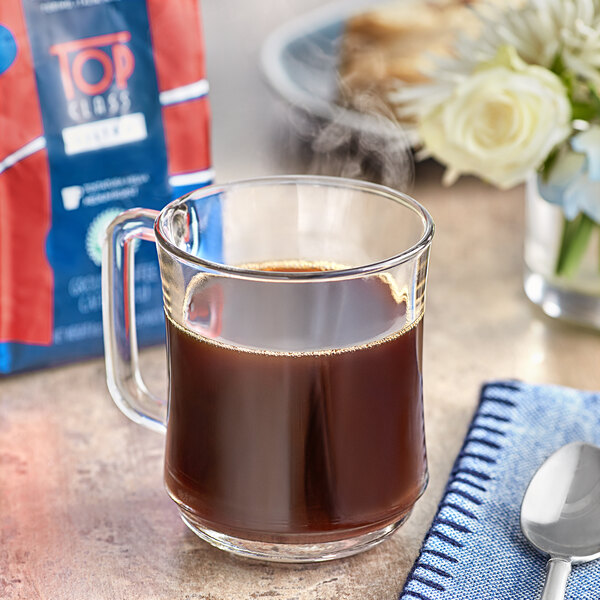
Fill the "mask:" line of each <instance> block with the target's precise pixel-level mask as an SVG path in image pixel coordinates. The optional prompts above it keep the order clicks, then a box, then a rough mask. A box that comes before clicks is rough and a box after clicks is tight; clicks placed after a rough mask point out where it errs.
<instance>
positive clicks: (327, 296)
mask: <svg viewBox="0 0 600 600" xmlns="http://www.w3.org/2000/svg"><path fill="white" fill-rule="evenodd" d="M433 231H434V225H433V221H432V219H431V217H430V215H429V214H428V212H427V211H426V210H425V209H424V208H423V207H422V206H420V205H419V204H418V203H417V202H415V201H414V200H413V199H411V198H409V197H408V196H406V195H404V194H401V193H399V192H396V191H394V190H392V189H389V188H385V187H383V186H379V185H375V184H371V183H366V182H360V181H353V180H348V179H339V178H332V177H311V176H287V177H286V176H282V177H269V178H263V179H254V180H248V181H240V182H236V183H231V184H227V185H214V186H211V187H207V188H203V189H200V190H198V191H195V192H193V193H191V194H188V195H186V196H184V197H183V198H181V199H179V200H176V201H174V202H172V203H171V204H169V205H168V206H166V207H165V208H164V209H163V210H162V211H161V212H160V213H158V212H156V211H152V210H145V209H133V210H129V211H127V212H125V213H123V214H122V215H120V216H118V217H117V218H116V219H115V220H114V221H113V222H112V223H111V225H110V226H109V228H108V230H107V238H106V242H105V247H104V257H103V265H102V269H103V276H102V277H103V282H102V283H103V305H104V306H103V309H104V335H105V348H106V369H107V379H108V386H109V390H110V393H111V395H112V397H113V398H114V400H115V402H116V404H117V405H118V406H119V408H120V409H121V410H122V411H123V412H124V413H125V414H126V415H127V416H128V417H130V418H131V419H133V420H134V421H136V422H138V423H140V424H142V425H145V426H147V427H149V428H150V429H153V430H156V431H161V432H166V448H165V468H164V477H165V484H166V489H167V491H168V493H169V495H170V496H171V498H172V499H173V500H174V501H175V502H176V503H177V505H178V507H179V510H180V512H181V517H182V518H183V520H184V521H185V523H186V524H187V525H188V526H189V527H190V529H192V530H193V531H194V532H195V533H196V534H198V535H199V536H200V537H201V538H202V539H204V540H206V541H208V542H210V543H211V544H213V545H215V546H217V547H219V548H222V549H225V550H228V551H230V552H233V553H236V554H239V555H243V556H247V557H254V558H260V559H266V560H274V561H282V562H309V561H320V560H328V559H333V558H339V557H342V556H348V555H351V554H355V553H357V552H360V551H362V550H365V549H367V548H369V547H371V546H373V545H375V544H376V543H378V542H380V541H382V540H383V539H384V538H385V537H386V536H388V535H389V534H391V533H392V532H394V531H395V530H396V529H397V528H398V527H399V526H400V525H401V524H402V522H403V521H404V520H405V519H406V518H407V516H408V515H409V514H410V511H411V509H412V507H413V505H414V503H415V502H416V501H417V499H418V498H419V497H420V496H421V494H422V493H423V491H424V489H425V486H426V484H427V459H426V452H425V434H424V425H423V400H422V369H421V364H422V339H423V313H424V308H425V286H426V279H427V265H428V256H429V248H430V245H431V240H432V237H433ZM138 238H141V239H144V240H151V241H156V245H157V249H158V257H159V262H160V272H161V280H162V286H163V297H164V309H165V315H166V330H167V358H168V372H169V398H168V402H165V401H164V400H163V399H159V398H155V397H154V396H153V395H151V394H150V392H149V391H148V389H147V388H146V386H145V385H144V383H143V381H142V377H141V374H140V370H139V365H138V350H137V342H136V333H135V311H134V291H135V287H134V283H133V282H134V265H133V261H134V252H135V245H136V243H135V242H136V240H137V239H138Z"/></svg>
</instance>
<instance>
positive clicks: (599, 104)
mask: <svg viewBox="0 0 600 600" xmlns="http://www.w3.org/2000/svg"><path fill="white" fill-rule="evenodd" d="M588 88H589V90H590V96H591V99H592V102H591V103H592V105H593V107H594V109H595V110H596V116H599V117H600V95H598V90H597V89H596V86H595V85H594V84H593V83H592V82H591V81H590V82H589V84H588Z"/></svg>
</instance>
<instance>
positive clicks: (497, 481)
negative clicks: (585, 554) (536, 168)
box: [400, 381, 600, 600]
mask: <svg viewBox="0 0 600 600" xmlns="http://www.w3.org/2000/svg"><path fill="white" fill-rule="evenodd" d="M578 440H579V441H585V442H591V443H594V444H596V445H599V446H600V393H592V392H582V391H578V390H574V389H569V388H564V387H557V386H540V385H528V384H525V383H520V382H513V381H510V382H509V381H499V382H493V383H489V384H487V385H485V386H484V387H483V389H482V391H481V398H480V403H479V407H478V408H477V411H476V413H475V416H474V418H473V421H472V423H471V426H470V428H469V432H468V434H467V437H466V439H465V442H464V444H463V447H462V449H461V451H460V453H459V455H458V457H457V459H456V462H455V464H454V468H453V469H452V473H451V475H450V478H449V481H448V484H447V487H446V490H445V492H444V495H443V498H442V501H441V503H440V505H439V507H438V511H437V514H436V516H435V518H434V520H433V523H432V525H431V529H430V530H429V532H428V534H427V536H426V537H425V540H424V542H423V546H422V548H421V552H420V554H419V558H418V559H417V561H416V562H415V564H414V565H413V569H412V571H411V572H410V574H409V576H408V578H407V581H406V584H405V586H404V590H403V592H402V593H401V595H400V599H401V600H413V599H414V598H417V599H418V600H454V599H456V600H459V599H460V600H506V599H510V600H521V599H523V600H532V599H533V600H535V599H536V598H539V595H540V593H541V590H542V586H543V581H544V577H545V565H546V560H547V557H545V556H544V555H542V554H540V553H538V552H537V550H535V549H534V548H533V547H532V546H531V545H530V544H529V543H528V542H527V540H526V539H525V537H524V535H523V533H522V532H521V527H520V509H521V502H522V500H523V495H524V494H525V490H526V488H527V485H528V483H529V481H530V479H531V477H532V476H533V474H534V473H535V471H536V470H537V469H538V467H539V466H540V465H541V464H542V463H543V462H544V460H545V459H546V458H547V457H548V456H550V454H552V453H553V452H554V451H555V450H558V449H559V448H560V447H561V446H563V445H564V444H567V443H569V442H574V441H578ZM566 598H567V599H572V600H597V599H598V598H600V561H595V562H591V563H587V564H584V565H579V566H574V567H573V571H572V573H571V576H570V578H569V583H568V587H567V594H566Z"/></svg>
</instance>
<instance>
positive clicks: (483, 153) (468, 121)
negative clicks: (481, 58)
mask: <svg viewBox="0 0 600 600" xmlns="http://www.w3.org/2000/svg"><path fill="white" fill-rule="evenodd" d="M570 120H571V105H570V103H569V100H568V98H567V93H566V90H565V87H564V86H563V84H562V82H561V81H560V79H559V78H558V77H557V76H556V75H554V73H552V72H551V71H548V70H547V69H544V68H543V67H538V66H531V65H527V64H526V63H524V62H523V61H522V60H521V59H520V58H519V57H518V55H517V53H516V51H515V50H514V48H512V47H510V46H504V47H502V48H500V50H499V51H498V55H497V56H496V58H495V59H494V60H493V61H491V62H489V63H487V64H484V65H482V66H481V67H480V68H479V69H478V70H476V71H475V72H474V73H473V74H472V75H471V76H469V77H468V78H466V79H464V80H463V81H461V82H459V83H458V84H457V85H456V87H455V88H454V89H453V92H452V93H451V95H450V96H449V97H447V98H446V99H445V100H444V101H443V102H442V103H441V104H437V105H435V106H434V107H433V108H432V109H429V110H427V112H425V114H424V115H422V117H421V120H420V123H419V131H420V135H421V139H422V141H423V143H424V146H425V149H426V150H427V151H428V153H429V154H430V155H431V156H433V157H434V158H436V159H437V160H439V161H440V162H442V163H444V164H445V165H446V166H447V167H448V170H447V172H446V175H445V178H444V180H445V182H446V183H451V182H452V181H454V180H456V178H457V177H458V176H460V175H461V174H471V175H476V176H478V177H481V178H482V179H484V180H486V181H489V182H490V183H492V184H494V185H496V186H498V187H500V188H502V189H506V188H509V187H512V186H513V185H516V184H518V183H521V182H523V181H525V179H526V177H527V175H528V173H530V172H531V171H532V170H534V169H537V168H538V167H539V166H540V165H541V164H542V163H543V162H544V161H545V159H546V158H547V156H548V154H549V153H550V151H551V150H552V149H553V148H554V147H555V146H556V145H557V144H559V143H560V142H562V141H564V140H565V139H566V138H567V137H568V136H569V134H570V132H571V129H570Z"/></svg>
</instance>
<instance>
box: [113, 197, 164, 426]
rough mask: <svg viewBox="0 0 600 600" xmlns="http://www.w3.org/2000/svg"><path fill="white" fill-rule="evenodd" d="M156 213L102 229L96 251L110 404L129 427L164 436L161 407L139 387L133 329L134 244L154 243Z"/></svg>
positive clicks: (136, 214) (129, 215) (122, 218)
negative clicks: (99, 247)
mask: <svg viewBox="0 0 600 600" xmlns="http://www.w3.org/2000/svg"><path fill="white" fill-rule="evenodd" d="M159 214H160V213H159V211H156V210H150V209H144V208H133V209H131V210H127V211H125V212H123V213H121V214H120V215H118V216H117V217H116V218H115V219H114V220H113V221H112V222H111V223H110V225H109V226H108V227H107V229H106V236H105V238H104V245H103V249H102V323H103V330H104V355H105V360H106V381H107V384H108V390H109V392H110V395H111V396H112V398H113V400H114V401H115V404H116V405H117V406H118V407H119V409H120V410H121V411H122V412H123V413H124V414H125V415H126V416H127V417H129V418H130V419H131V420H132V421H134V422H135V423H139V424H140V425H144V426H145V427H147V428H148V429H151V430H153V431H159V432H161V433H164V432H165V431H166V420H167V403H166V402H165V401H164V400H163V399H161V398H158V397H156V396H155V395H154V394H152V393H151V392H150V391H149V390H148V388H147V387H146V384H145V383H144V380H143V378H142V374H141V372H140V365H139V360H138V358H139V357H138V343H137V332H136V326H135V277H134V272H135V258H134V257H135V241H136V240H137V239H141V240H146V241H149V242H155V237H154V223H155V221H156V219H157V217H158V215H159Z"/></svg>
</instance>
